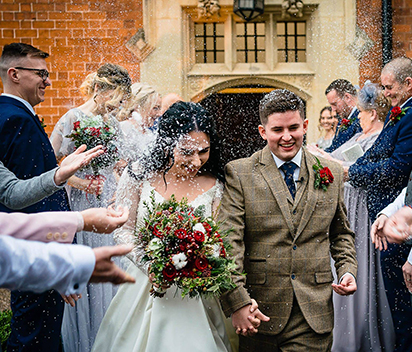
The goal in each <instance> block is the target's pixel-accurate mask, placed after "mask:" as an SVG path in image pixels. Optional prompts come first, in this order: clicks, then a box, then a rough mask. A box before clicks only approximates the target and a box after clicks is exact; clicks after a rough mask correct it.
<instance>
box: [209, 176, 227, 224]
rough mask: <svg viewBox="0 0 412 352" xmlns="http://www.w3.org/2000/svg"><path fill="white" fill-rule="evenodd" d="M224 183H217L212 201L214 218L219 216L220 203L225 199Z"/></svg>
mask: <svg viewBox="0 0 412 352" xmlns="http://www.w3.org/2000/svg"><path fill="white" fill-rule="evenodd" d="M223 188H224V186H223V183H222V182H221V181H217V184H216V192H215V195H214V197H213V200H212V215H213V218H216V217H217V214H218V213H219V207H220V202H221V200H222V197H223Z"/></svg>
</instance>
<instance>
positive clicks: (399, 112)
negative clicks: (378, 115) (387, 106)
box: [389, 106, 409, 125]
mask: <svg viewBox="0 0 412 352" xmlns="http://www.w3.org/2000/svg"><path fill="white" fill-rule="evenodd" d="M408 109H409V107H407V108H403V109H402V108H400V107H399V106H395V107H393V108H392V110H391V114H390V115H389V125H394V124H395V123H397V122H398V121H400V119H401V118H402V116H404V115H405V113H406V110H408Z"/></svg>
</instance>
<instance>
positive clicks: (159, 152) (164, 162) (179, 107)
mask: <svg viewBox="0 0 412 352" xmlns="http://www.w3.org/2000/svg"><path fill="white" fill-rule="evenodd" d="M192 131H195V132H204V133H206V134H207V135H208V136H209V138H210V154H209V159H208V161H207V162H206V164H205V165H204V166H203V167H202V168H201V169H200V170H199V172H210V173H211V174H212V175H213V176H215V177H216V178H218V179H219V180H221V181H222V182H223V181H224V173H223V165H222V162H221V160H220V142H219V138H218V136H217V133H216V128H215V123H214V121H213V118H212V117H211V115H210V113H209V112H208V111H207V110H206V109H204V108H203V107H202V106H200V105H199V104H195V103H187V102H182V101H178V102H176V103H174V104H173V105H172V106H171V107H170V108H169V109H168V110H166V112H165V113H164V114H163V115H162V117H161V118H160V122H159V126H158V135H157V138H156V141H155V143H154V145H153V148H152V149H151V150H150V152H149V153H148V154H146V155H143V156H142V158H141V159H140V160H139V162H138V164H139V167H138V169H139V170H138V172H137V173H136V172H134V171H132V167H131V166H130V165H129V167H128V168H127V170H128V172H129V174H130V175H131V176H132V177H133V178H136V179H139V180H142V179H145V178H148V177H149V176H150V175H151V174H153V173H154V172H163V175H165V174H166V173H167V171H169V170H170V169H171V167H172V166H173V164H174V155H173V151H174V148H175V147H176V145H177V143H178V142H179V141H180V140H181V138H182V137H183V136H185V135H187V134H188V133H190V132H192Z"/></svg>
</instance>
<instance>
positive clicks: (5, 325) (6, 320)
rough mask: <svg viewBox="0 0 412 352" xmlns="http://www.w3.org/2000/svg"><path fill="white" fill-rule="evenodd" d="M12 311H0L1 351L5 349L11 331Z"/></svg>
mask: <svg viewBox="0 0 412 352" xmlns="http://www.w3.org/2000/svg"><path fill="white" fill-rule="evenodd" d="M12 316H13V313H12V312H11V310H5V311H4V312H0V344H1V348H2V349H3V351H5V350H6V342H7V339H8V338H9V336H10V333H11V325H10V323H11V317H12Z"/></svg>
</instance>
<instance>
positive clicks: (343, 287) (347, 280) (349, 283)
mask: <svg viewBox="0 0 412 352" xmlns="http://www.w3.org/2000/svg"><path fill="white" fill-rule="evenodd" d="M332 289H333V290H334V291H335V292H336V293H337V294H338V295H341V296H349V295H352V294H354V293H355V292H356V290H357V285H356V280H355V278H354V277H353V276H352V275H351V274H344V275H343V277H342V280H341V282H340V284H338V285H337V284H332Z"/></svg>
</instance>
